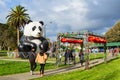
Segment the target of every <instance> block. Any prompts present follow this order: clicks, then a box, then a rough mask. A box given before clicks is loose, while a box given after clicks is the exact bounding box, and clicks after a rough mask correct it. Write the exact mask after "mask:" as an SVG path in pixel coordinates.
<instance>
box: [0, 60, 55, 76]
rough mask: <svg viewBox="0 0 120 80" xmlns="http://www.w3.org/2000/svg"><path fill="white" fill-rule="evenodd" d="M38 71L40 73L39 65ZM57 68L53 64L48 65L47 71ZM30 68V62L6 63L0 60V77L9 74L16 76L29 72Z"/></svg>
mask: <svg viewBox="0 0 120 80" xmlns="http://www.w3.org/2000/svg"><path fill="white" fill-rule="evenodd" d="M37 66H38V67H37V68H36V71H39V64H37ZM54 68H56V66H55V65H54V64H52V63H47V64H46V66H45V69H54ZM29 71H30V66H29V62H20V61H5V60H0V76H2V75H8V74H16V73H23V72H29Z"/></svg>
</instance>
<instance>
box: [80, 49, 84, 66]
mask: <svg viewBox="0 0 120 80" xmlns="http://www.w3.org/2000/svg"><path fill="white" fill-rule="evenodd" d="M79 58H80V63H81V66H83V62H84V54H83V52H82V51H80V53H79Z"/></svg>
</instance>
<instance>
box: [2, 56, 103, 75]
mask: <svg viewBox="0 0 120 80" xmlns="http://www.w3.org/2000/svg"><path fill="white" fill-rule="evenodd" d="M103 56H104V55H103V54H96V55H90V59H95V58H103ZM48 61H54V62H55V58H51V59H50V58H48ZM62 61H64V58H62ZM78 61H79V60H78V58H77V62H78ZM68 66H69V65H64V64H60V66H59V67H57V66H56V65H55V63H47V64H46V66H45V69H47V70H48V69H55V68H60V67H68ZM39 67H40V66H39V64H38V67H37V68H36V71H39ZM29 71H30V66H29V62H23V61H22V62H21V61H4V60H0V76H2V75H9V74H17V73H24V72H29Z"/></svg>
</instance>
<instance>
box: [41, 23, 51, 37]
mask: <svg viewBox="0 0 120 80" xmlns="http://www.w3.org/2000/svg"><path fill="white" fill-rule="evenodd" d="M51 23H52V22H49V23H48V24H51ZM48 24H45V25H44V29H43V31H44V32H43V36H44V37H45V38H46V26H47V25H48Z"/></svg>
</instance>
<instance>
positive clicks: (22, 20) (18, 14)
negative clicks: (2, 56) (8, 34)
mask: <svg viewBox="0 0 120 80" xmlns="http://www.w3.org/2000/svg"><path fill="white" fill-rule="evenodd" d="M26 11H27V10H26V9H25V8H24V7H23V6H21V5H18V6H16V7H15V9H11V12H10V13H9V15H8V16H7V17H6V18H7V24H8V25H9V26H13V27H16V29H17V44H19V28H20V27H21V26H24V25H25V24H26V22H27V21H28V20H29V19H30V17H29V14H27V13H26Z"/></svg>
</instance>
